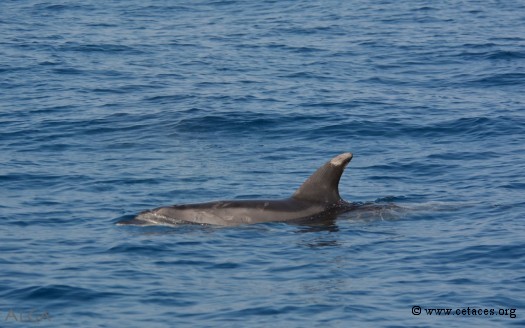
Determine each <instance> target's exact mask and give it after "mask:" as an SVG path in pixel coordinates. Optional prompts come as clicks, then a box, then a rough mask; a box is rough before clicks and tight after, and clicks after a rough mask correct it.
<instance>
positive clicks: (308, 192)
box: [117, 153, 355, 226]
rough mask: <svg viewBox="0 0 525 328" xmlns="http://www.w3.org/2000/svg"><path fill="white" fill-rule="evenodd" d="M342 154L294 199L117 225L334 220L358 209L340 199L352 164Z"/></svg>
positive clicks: (160, 212) (190, 209)
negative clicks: (347, 169)
mask: <svg viewBox="0 0 525 328" xmlns="http://www.w3.org/2000/svg"><path fill="white" fill-rule="evenodd" d="M352 156H353V155H352V153H343V154H340V155H338V156H336V157H334V158H332V159H331V160H330V161H328V162H326V163H325V164H324V165H323V166H321V167H320V168H319V169H317V171H315V172H314V173H313V174H312V175H311V176H310V177H309V178H308V179H307V180H306V181H305V182H304V183H303V184H302V185H301V186H300V187H299V188H298V189H297V190H296V191H295V192H294V193H293V195H292V196H291V197H289V198H286V199H281V200H227V201H214V202H207V203H199V204H185V205H173V206H167V207H159V208H155V209H152V210H147V211H144V212H141V213H139V214H138V215H137V216H136V217H135V218H133V219H131V220H128V221H121V222H118V223H117V224H118V225H179V224H187V223H194V224H202V225H220V226H236V225H241V224H254V223H262V222H272V221H287V222H288V221H304V220H315V219H323V218H334V217H335V216H337V215H339V214H341V213H344V212H347V211H350V210H352V209H353V208H354V207H355V205H352V204H350V203H348V202H346V201H344V200H343V199H342V198H341V196H340V195H339V180H340V179H341V175H342V174H343V172H344V170H345V168H346V166H347V165H348V163H350V161H351V160H352Z"/></svg>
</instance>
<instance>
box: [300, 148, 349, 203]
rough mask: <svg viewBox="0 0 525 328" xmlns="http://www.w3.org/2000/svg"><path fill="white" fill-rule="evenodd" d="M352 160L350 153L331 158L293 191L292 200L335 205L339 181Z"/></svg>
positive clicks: (338, 199) (338, 198) (337, 197)
mask: <svg viewBox="0 0 525 328" xmlns="http://www.w3.org/2000/svg"><path fill="white" fill-rule="evenodd" d="M350 160H352V154H351V153H344V154H341V155H338V156H336V157H334V158H332V159H331V160H330V161H329V162H327V163H326V164H324V165H323V166H321V167H320V168H319V169H317V171H315V172H314V174H312V175H311V176H310V177H309V178H308V179H307V180H306V181H305V182H304V183H303V184H302V185H301V187H299V189H297V190H296V191H295V193H294V194H293V195H292V198H295V199H298V200H305V201H309V202H316V203H336V202H338V201H340V200H341V196H339V180H340V179H341V175H342V174H343V172H344V170H345V168H346V165H348V163H350Z"/></svg>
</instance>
